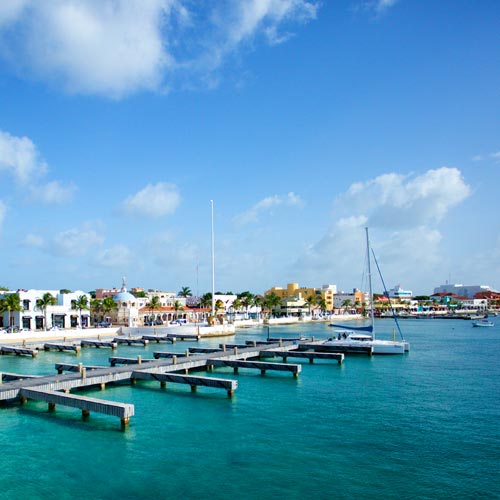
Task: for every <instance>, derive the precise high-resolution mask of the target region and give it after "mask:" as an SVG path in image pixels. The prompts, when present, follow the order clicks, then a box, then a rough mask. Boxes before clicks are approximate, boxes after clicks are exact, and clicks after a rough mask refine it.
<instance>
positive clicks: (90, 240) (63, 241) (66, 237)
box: [47, 224, 104, 257]
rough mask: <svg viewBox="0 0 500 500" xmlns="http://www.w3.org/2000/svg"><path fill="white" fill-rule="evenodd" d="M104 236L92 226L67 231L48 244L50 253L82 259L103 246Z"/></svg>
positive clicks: (86, 225)
mask: <svg viewBox="0 0 500 500" xmlns="http://www.w3.org/2000/svg"><path fill="white" fill-rule="evenodd" d="M103 242H104V236H103V235H102V234H100V233H99V232H98V230H97V229H94V228H93V227H92V225H91V224H84V225H83V226H82V227H77V228H71V229H67V230H66V231H61V232H60V233H58V234H56V235H55V236H54V237H53V238H52V239H51V241H50V242H49V244H48V248H47V249H48V251H49V252H50V253H53V254H55V255H59V256H61V257H82V256H84V255H86V254H88V253H89V252H90V251H91V250H94V249H95V248H96V247H98V246H100V245H102V243H103Z"/></svg>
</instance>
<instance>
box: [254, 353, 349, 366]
mask: <svg viewBox="0 0 500 500" xmlns="http://www.w3.org/2000/svg"><path fill="white" fill-rule="evenodd" d="M274 356H280V357H282V358H283V361H284V362H286V360H287V358H305V359H308V360H309V363H313V362H314V360H315V359H334V360H336V361H338V363H339V365H341V364H342V362H343V361H344V355H343V354H342V353H337V352H308V351H296V350H293V349H292V350H288V351H283V350H272V349H270V350H265V351H262V353H261V355H260V357H261V358H265V357H274Z"/></svg>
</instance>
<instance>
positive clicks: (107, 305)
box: [101, 297, 118, 316]
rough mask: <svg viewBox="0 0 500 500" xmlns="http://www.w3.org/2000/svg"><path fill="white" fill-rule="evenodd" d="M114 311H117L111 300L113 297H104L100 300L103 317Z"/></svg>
mask: <svg viewBox="0 0 500 500" xmlns="http://www.w3.org/2000/svg"><path fill="white" fill-rule="evenodd" d="M115 309H118V304H117V303H116V302H115V301H114V300H113V297H106V298H105V299H103V300H102V303H101V310H102V312H103V314H104V316H106V315H107V314H109V313H110V312H111V311H114V310H115Z"/></svg>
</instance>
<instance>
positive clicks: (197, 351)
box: [188, 347, 222, 354]
mask: <svg viewBox="0 0 500 500" xmlns="http://www.w3.org/2000/svg"><path fill="white" fill-rule="evenodd" d="M188 351H189V353H190V354H207V353H211V352H222V349H220V348H219V347H190V348H189V349H188Z"/></svg>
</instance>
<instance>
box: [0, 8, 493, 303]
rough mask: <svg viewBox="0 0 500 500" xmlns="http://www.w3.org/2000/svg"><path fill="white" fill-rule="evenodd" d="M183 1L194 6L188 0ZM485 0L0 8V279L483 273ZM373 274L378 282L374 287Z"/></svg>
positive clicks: (265, 281) (270, 282)
mask: <svg viewBox="0 0 500 500" xmlns="http://www.w3.org/2000/svg"><path fill="white" fill-rule="evenodd" d="M200 3H202V4H203V7H200V6H199V4H200ZM499 19H500V3H498V2H496V1H493V0H491V1H488V0H485V1H480V2H477V1H470V0H468V1H467V0H453V1H452V0H450V1H448V0H441V1H440V2H434V1H425V0H373V1H371V0H338V1H334V0H332V1H326V0H323V1H313V0H219V1H217V2H194V1H192V0H127V1H120V0H87V1H83V0H65V1H63V0H47V1H45V2H38V1H35V0H10V1H6V2H2V3H1V4H0V179H1V191H0V257H1V259H2V263H3V265H2V273H1V276H0V284H2V285H4V286H9V287H11V288H13V289H16V288H70V289H77V288H79V289H84V290H90V289H94V288H101V287H111V286H119V285H120V283H121V277H122V276H126V277H127V283H128V285H129V286H142V287H145V288H158V289H163V290H171V291H178V290H179V289H180V288H181V287H182V286H189V287H190V288H191V289H192V290H193V291H194V292H197V291H198V292H200V293H203V292H206V291H209V290H210V287H211V272H210V200H214V207H215V209H214V212H215V240H216V288H217V289H218V290H221V291H228V290H231V291H234V292H238V291H242V290H251V291H253V292H255V293H261V292H263V291H265V290H266V289H268V288H270V287H272V286H275V285H281V286H285V285H286V283H288V282H299V283H300V285H302V286H321V285H322V284H327V283H333V284H337V286H338V287H339V288H340V289H344V290H350V289H351V288H353V287H360V286H362V274H363V265H364V231H363V228H364V226H366V225H367V226H369V227H370V235H371V239H372V244H373V247H374V250H375V252H376V253H377V256H378V258H379V261H380V263H381V266H382V269H383V272H384V276H385V279H386V282H387V283H388V285H389V286H393V285H395V284H401V286H403V287H404V288H406V289H411V290H413V291H415V292H417V293H431V292H432V291H433V288H434V287H435V286H438V285H440V284H442V283H444V282H445V281H446V280H451V281H452V282H457V283H466V284H488V285H490V286H493V287H496V288H499V287H500V224H499V222H498V215H497V212H498V208H499V203H498V191H499V188H498V184H499V182H498V181H499V178H500V176H499V171H500V133H499V131H500V100H499V97H500V57H499V56H500V50H499V49H500V36H499V34H498V20H499ZM375 289H376V290H377V289H380V286H379V285H377V284H376V285H375Z"/></svg>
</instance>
